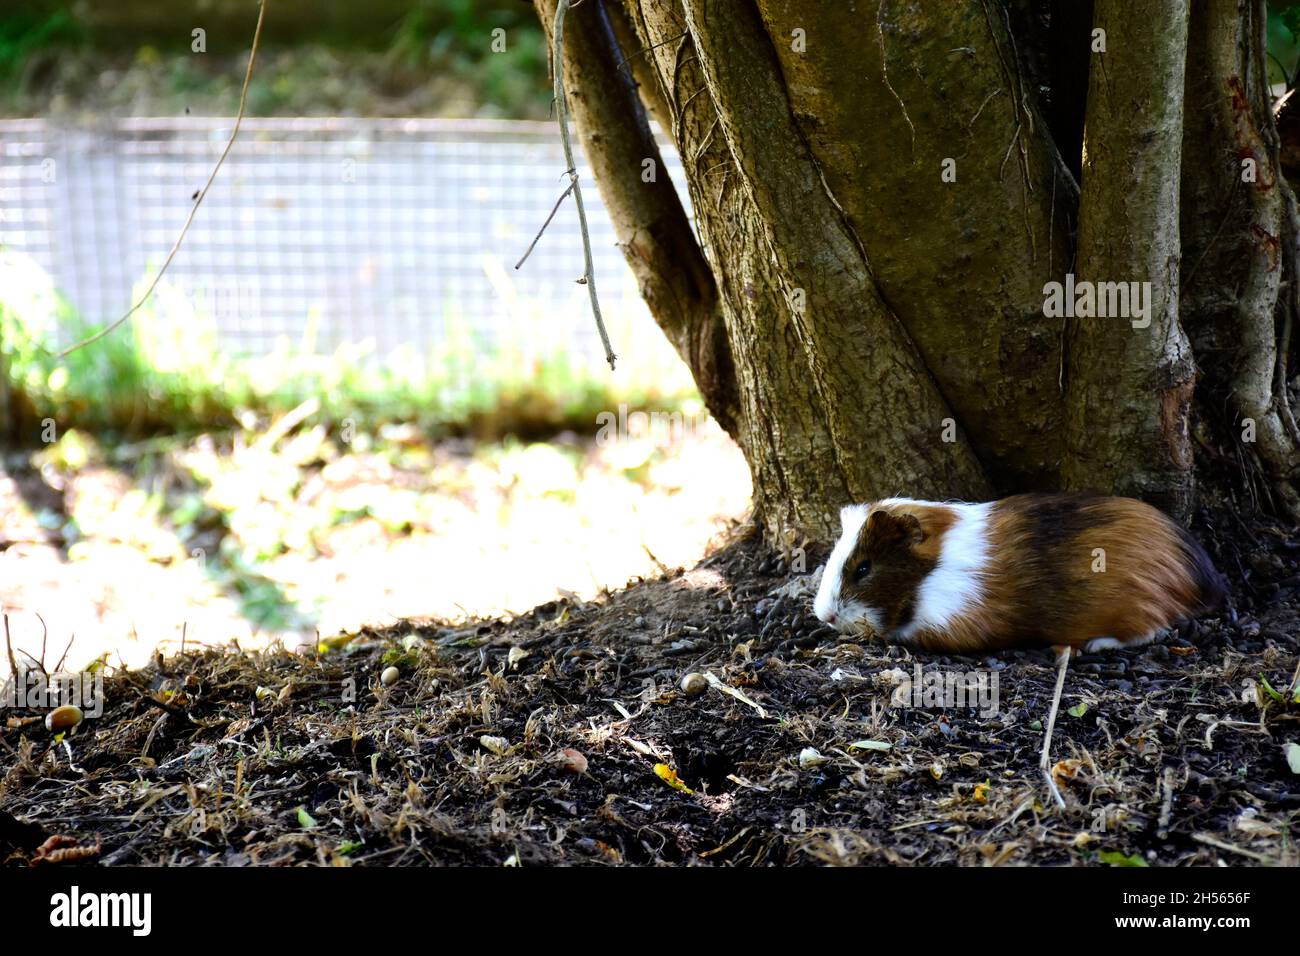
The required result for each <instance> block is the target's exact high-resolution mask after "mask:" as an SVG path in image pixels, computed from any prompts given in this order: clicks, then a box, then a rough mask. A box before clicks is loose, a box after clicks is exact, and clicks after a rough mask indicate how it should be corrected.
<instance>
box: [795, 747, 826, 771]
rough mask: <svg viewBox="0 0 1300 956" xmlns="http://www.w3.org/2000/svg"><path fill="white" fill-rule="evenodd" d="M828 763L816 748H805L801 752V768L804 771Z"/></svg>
mask: <svg viewBox="0 0 1300 956" xmlns="http://www.w3.org/2000/svg"><path fill="white" fill-rule="evenodd" d="M825 762H826V758H825V757H823V756H822V755H821V751H819V750H818V749H817V748H816V747H804V748H803V750H801V751H799V767H800V768H801V769H803V770H811V769H812V768H813V767H815V766H817V765H818V764H822V763H825Z"/></svg>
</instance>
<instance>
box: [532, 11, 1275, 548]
mask: <svg viewBox="0 0 1300 956" xmlns="http://www.w3.org/2000/svg"><path fill="white" fill-rule="evenodd" d="M535 3H536V6H537V9H538V13H539V16H540V18H541V20H542V22H543V24H544V25H545V26H546V27H547V28H548V29H550V27H551V24H552V22H553V19H554V15H555V6H556V0H535ZM1189 4H1190V6H1191V12H1190V15H1189V11H1188V7H1189ZM1055 6H1057V5H1053V4H1051V3H1049V2H1047V0H968V2H961V3H954V4H904V3H902V2H898V0H878V2H876V3H870V4H867V3H847V2H844V3H828V4H816V5H809V4H805V3H799V2H797V0H731V2H726V3H722V2H716V0H715V2H707V0H585V2H583V3H582V4H581V5H579V6H578V7H577V8H576V9H573V10H572V11H571V12H570V13H569V14H568V15H567V18H566V22H565V41H566V42H565V49H564V57H565V77H566V89H567V90H568V101H569V106H570V109H571V111H572V114H573V116H574V119H575V121H576V124H577V127H578V130H579V132H580V135H581V138H582V142H583V145H584V147H585V149H586V153H587V156H588V158H589V160H590V162H591V163H592V166H593V170H594V172H595V175H596V178H597V181H598V182H599V185H600V188H601V191H602V194H603V195H604V197H605V200H606V204H607V205H608V207H609V209H610V212H611V215H612V217H613V220H614V224H615V227H616V229H617V231H618V234H619V238H620V242H621V244H622V246H623V248H624V251H625V253H626V255H627V257H628V261H629V263H630V264H631V266H632V268H633V270H634V272H635V274H636V275H637V278H638V281H639V282H640V285H641V289H642V292H643V294H644V295H645V297H646V299H647V301H648V302H649V304H650V308H651V311H652V313H653V315H654V316H655V319H656V321H657V322H658V323H659V324H660V326H661V327H662V328H663V329H664V331H665V333H666V334H667V335H668V338H669V339H670V341H672V342H673V344H674V345H675V346H676V348H677V349H678V352H679V353H680V354H681V355H682V357H683V359H684V360H685V361H686V362H687V363H688V365H689V366H690V368H691V370H692V372H693V373H694V375H695V378H696V382H697V384H698V385H699V387H700V390H701V392H702V394H703V395H704V398H705V400H706V402H707V403H708V405H709V408H710V409H711V410H712V411H713V413H714V415H715V416H716V417H717V418H718V419H719V421H720V422H721V423H722V424H723V426H724V427H725V428H726V429H727V430H728V431H729V432H730V433H731V434H732V435H733V436H734V437H735V438H736V440H737V441H738V442H739V444H740V446H741V448H742V449H743V451H744V453H745V455H746V457H747V459H748V461H749V463H750V466H751V469H752V471H753V478H754V490H755V508H756V511H757V513H758V515H759V516H760V517H761V518H762V520H763V521H764V523H765V526H766V528H767V529H768V531H769V532H771V533H773V534H779V533H781V532H786V531H789V530H791V529H793V530H795V531H798V532H807V533H810V534H812V535H814V536H816V537H820V538H826V537H829V536H831V535H833V534H834V533H835V531H836V519H835V512H836V510H837V509H838V506H839V505H841V504H844V503H846V502H849V501H863V500H869V499H872V498H877V497H882V496H885V495H900V494H901V495H908V496H913V497H937V498H968V499H970V498H985V497H990V496H994V495H1000V494H1006V493H1011V492H1016V491H1024V490H1033V489H1039V490H1045V489H1052V488H1058V487H1082V488H1091V489H1094V490H1098V491H1107V492H1112V491H1117V492H1121V493H1129V494H1136V495H1140V496H1142V497H1145V498H1147V499H1149V500H1152V501H1154V502H1156V503H1158V504H1160V505H1162V506H1163V507H1165V508H1167V509H1168V510H1170V511H1172V512H1173V513H1175V514H1178V515H1180V516H1182V515H1185V514H1186V512H1187V510H1188V508H1189V507H1190V504H1191V501H1192V489H1193V485H1192V481H1191V479H1192V475H1193V471H1192V467H1193V464H1194V461H1193V455H1192V443H1191V438H1190V435H1191V434H1193V431H1192V430H1191V429H1190V428H1189V422H1190V421H1191V420H1192V415H1193V412H1194V409H1195V407H1196V406H1194V405H1193V399H1194V397H1204V396H1213V395H1216V394H1217V395H1224V396H1233V398H1232V401H1233V403H1234V405H1235V408H1236V409H1237V411H1238V413H1239V414H1240V415H1242V416H1245V415H1246V414H1247V411H1249V412H1251V413H1252V414H1253V415H1254V416H1255V420H1256V423H1257V429H1256V432H1255V433H1254V434H1257V435H1258V436H1259V438H1258V441H1257V442H1256V443H1255V444H1253V445H1248V446H1244V447H1243V445H1242V436H1241V435H1239V434H1237V431H1236V428H1237V425H1238V424H1240V423H1239V422H1237V421H1236V420H1235V419H1231V416H1229V417H1228V418H1225V417H1224V416H1217V417H1216V416H1215V415H1212V414H1207V415H1205V416H1204V421H1203V423H1202V424H1203V425H1204V428H1203V429H1201V430H1198V431H1196V432H1195V434H1197V435H1198V437H1199V436H1201V432H1202V431H1204V430H1205V429H1210V430H1211V432H1212V433H1210V434H1208V437H1207V438H1205V441H1208V442H1210V443H1211V444H1215V446H1216V447H1218V448H1220V449H1227V451H1226V452H1225V454H1231V453H1233V452H1236V453H1237V455H1236V457H1242V458H1246V457H1249V458H1251V459H1252V460H1255V461H1256V462H1257V463H1258V464H1259V466H1260V468H1261V469H1263V470H1266V471H1267V473H1268V476H1269V482H1270V486H1271V487H1273V488H1275V489H1277V490H1279V491H1280V492H1281V494H1280V496H1279V500H1280V501H1282V502H1283V503H1285V502H1286V501H1288V500H1292V499H1289V498H1288V497H1287V496H1288V494H1291V492H1290V490H1289V489H1290V485H1291V482H1292V481H1293V480H1294V478H1295V472H1296V466H1297V460H1296V457H1295V456H1296V450H1297V447H1298V445H1297V442H1296V440H1295V437H1296V436H1295V435H1294V433H1293V432H1294V429H1293V428H1292V429H1290V430H1289V429H1288V424H1287V423H1288V422H1289V421H1292V422H1293V419H1292V417H1291V412H1292V410H1291V407H1290V404H1289V402H1288V397H1287V394H1286V391H1285V385H1284V382H1285V377H1284V376H1285V367H1286V361H1285V359H1286V355H1285V353H1286V351H1287V348H1288V345H1287V342H1288V341H1289V340H1288V339H1287V338H1286V328H1287V327H1288V326H1287V323H1288V322H1289V321H1290V318H1289V317H1290V315H1291V314H1292V311H1293V309H1294V301H1293V297H1292V295H1291V292H1292V290H1293V286H1291V285H1289V284H1285V283H1283V282H1279V273H1284V274H1285V275H1286V276H1290V275H1291V274H1292V272H1293V270H1294V258H1295V257H1294V253H1293V249H1294V233H1293V232H1288V230H1289V229H1291V227H1290V226H1289V225H1288V223H1289V222H1293V221H1294V217H1293V216H1289V215H1288V211H1289V210H1293V208H1294V206H1293V205H1291V206H1288V204H1287V199H1286V197H1288V196H1289V190H1287V188H1286V187H1285V183H1284V182H1283V180H1282V179H1281V174H1280V171H1279V167H1278V156H1277V148H1276V143H1277V139H1276V135H1275V132H1274V131H1273V127H1272V114H1271V112H1270V111H1269V102H1268V98H1267V89H1266V88H1264V87H1263V86H1262V85H1261V84H1263V83H1264V82H1265V80H1264V79H1263V74H1262V73H1260V71H1259V70H1260V68H1259V63H1262V55H1263V47H1262V43H1263V33H1262V29H1263V28H1262V21H1261V20H1260V19H1259V17H1261V16H1262V9H1263V2H1262V0H1251V2H1250V3H1246V4H1245V5H1244V7H1239V5H1238V4H1237V3H1235V2H1232V0H1162V2H1161V3H1159V4H1158V5H1157V6H1158V9H1157V10H1156V11H1154V12H1153V11H1152V10H1151V9H1149V8H1148V6H1147V5H1132V4H1127V3H1125V2H1124V0H1097V3H1096V5H1095V12H1094V17H1093V18H1094V20H1095V22H1094V24H1093V26H1094V27H1096V28H1100V29H1103V30H1105V31H1106V44H1105V49H1106V51H1107V52H1105V53H1100V52H1091V44H1092V43H1093V33H1092V32H1091V31H1090V30H1089V29H1088V26H1087V25H1088V20H1087V9H1088V8H1089V7H1090V6H1091V5H1090V4H1081V5H1077V6H1078V8H1079V9H1076V8H1075V7H1073V6H1072V8H1071V10H1070V11H1068V12H1065V13H1058V12H1057V11H1056V10H1055V9H1054V8H1055ZM1080 10H1082V11H1083V13H1082V15H1081V14H1080ZM1189 23H1190V26H1189ZM1079 44H1085V45H1087V46H1086V48H1085V49H1084V50H1082V51H1080V50H1079ZM1189 61H1190V62H1191V63H1193V64H1196V65H1197V68H1196V69H1193V68H1192V67H1191V66H1189V67H1188V68H1187V71H1186V83H1184V64H1185V63H1186V62H1189ZM1203 62H1204V63H1209V64H1212V68H1213V70H1214V71H1215V77H1216V78H1215V80H1214V81H1213V83H1211V84H1209V85H1208V86H1207V85H1206V83H1205V80H1204V71H1202V70H1201V69H1200V65H1201V64H1202V63H1203ZM1234 83H1235V84H1236V86H1234ZM1237 86H1240V87H1241V90H1242V93H1241V96H1240V97H1235V98H1234V97H1232V96H1230V93H1232V91H1233V90H1235V89H1236V88H1237ZM1085 90H1086V91H1087V95H1086V127H1087V134H1086V142H1085V133H1084V127H1085V122H1084V120H1085V107H1084V101H1085V97H1084V91H1085ZM1184 99H1186V101H1187V104H1188V106H1187V110H1186V114H1187V120H1186V121H1184V112H1185V111H1184V106H1183V104H1184ZM1238 101H1240V102H1241V103H1242V104H1244V106H1239V105H1238ZM1193 104H1194V105H1195V107H1196V109H1193ZM648 116H653V117H654V118H655V119H657V120H658V122H659V124H660V125H661V126H662V127H663V128H664V131H665V133H666V134H667V135H668V136H669V137H670V138H671V140H672V142H673V144H674V145H675V147H676V149H677V151H678V153H679V154H680V155H681V157H682V162H683V166H684V169H685V173H686V180H687V184H688V188H689V190H690V195H691V203H692V206H693V209H694V223H693V224H692V223H691V221H690V220H689V219H688V217H687V215H686V213H685V211H684V210H683V207H682V204H681V202H680V201H679V200H678V198H677V197H676V195H675V194H674V193H673V189H672V186H671V184H670V183H669V182H668V179H667V177H666V176H663V175H659V176H656V177H651V178H650V181H647V177H645V176H643V170H644V169H645V168H646V160H650V161H651V162H652V163H653V168H654V169H657V170H658V169H661V168H662V164H661V163H660V157H659V153H658V148H657V146H656V145H655V143H654V140H653V138H652V136H651V135H650V131H649V127H648ZM1207 117H1212V118H1210V119H1207ZM1252 135H1253V139H1251V136H1252ZM1270 137H1271V138H1270ZM1247 140H1249V142H1250V146H1251V149H1252V155H1254V156H1255V158H1256V160H1257V166H1258V170H1259V176H1260V179H1259V181H1258V182H1256V183H1255V184H1253V185H1251V186H1250V188H1249V189H1247V188H1246V187H1245V186H1244V185H1243V186H1242V187H1241V188H1239V189H1236V190H1235V192H1233V193H1232V195H1235V196H1236V198H1235V199H1234V200H1233V202H1234V203H1235V205H1231V206H1230V207H1229V208H1227V209H1226V210H1225V208H1224V204H1225V189H1224V182H1225V181H1227V179H1228V178H1229V177H1232V176H1237V175H1239V169H1240V163H1239V159H1238V157H1239V154H1240V153H1241V150H1242V149H1243V148H1244V147H1243V145H1242V143H1243V142H1245V141H1247ZM1081 144H1083V145H1081ZM1062 151H1064V154H1063V152H1062ZM1212 157H1217V159H1213V160H1212ZM1080 172H1081V174H1082V179H1083V188H1082V194H1081V193H1080V189H1079V183H1078V175H1079V173H1080ZM1265 183H1267V184H1268V185H1265ZM1225 215H1226V216H1227V218H1226V219H1225ZM1180 219H1181V227H1182V232H1181V234H1180ZM1211 222H1214V223H1216V224H1218V223H1225V222H1226V223H1227V224H1228V227H1229V228H1228V230H1227V233H1226V237H1225V236H1224V235H1223V234H1219V235H1217V236H1216V235H1215V234H1214V233H1213V232H1211V231H1208V230H1207V225H1208V224H1209V223H1211ZM1076 223H1077V224H1078V237H1077V243H1076V235H1075V225H1076ZM692 226H693V228H692ZM1284 233H1285V235H1284ZM1264 236H1266V237H1271V242H1270V241H1269V240H1268V239H1265V238H1262V237H1264ZM697 237H698V238H697ZM1225 242H1226V246H1225V245H1223V244H1224V243H1225ZM1288 250H1290V251H1288ZM1270 252H1271V254H1272V256H1273V260H1272V261H1273V268H1272V269H1270V268H1269V262H1268V260H1267V258H1266V256H1267V254H1268V253H1270ZM1284 252H1285V254H1283V253H1284ZM1076 258H1077V260H1078V261H1077V262H1076ZM1180 260H1181V261H1182V263H1183V267H1184V269H1185V270H1186V271H1185V272H1184V273H1183V274H1182V275H1180V269H1179V263H1180ZM1189 260H1190V261H1191V262H1192V265H1191V266H1190V267H1189V266H1188V262H1189ZM1200 260H1209V262H1210V264H1209V265H1207V266H1204V267H1200V268H1198V263H1199V262H1200ZM1201 268H1204V270H1205V271H1201ZM1075 273H1077V276H1074V277H1075V278H1077V279H1078V280H1079V281H1080V282H1083V281H1085V280H1086V281H1092V282H1120V281H1124V282H1128V281H1132V280H1138V281H1149V282H1150V283H1151V301H1150V312H1149V315H1148V316H1147V317H1146V319H1142V318H1141V317H1138V318H1139V319H1140V321H1141V322H1142V323H1145V322H1146V321H1147V320H1148V319H1149V324H1142V325H1141V327H1139V328H1134V327H1133V325H1132V321H1131V318H1132V317H1120V318H1118V319H1103V318H1100V317H1096V316H1076V317H1074V318H1067V317H1066V316H1064V315H1060V314H1056V313H1055V312H1054V311H1053V309H1052V308H1050V307H1049V305H1048V299H1049V295H1050V290H1051V289H1052V288H1053V286H1052V285H1051V284H1052V283H1061V284H1062V287H1064V284H1065V283H1066V281H1067V274H1070V275H1073V274H1075ZM1180 281H1181V283H1182V285H1183V286H1184V287H1185V288H1186V291H1185V292H1184V294H1183V297H1182V298H1183V307H1182V309H1181V310H1180V308H1179V301H1180V294H1179V289H1180ZM1234 290H1235V291H1234ZM1275 312H1276V313H1277V321H1276V322H1275V321H1274V313H1275ZM1230 322H1231V323H1233V324H1234V328H1232V329H1227V330H1225V329H1224V328H1223V326H1225V325H1226V324H1228V323H1230ZM1247 327H1249V329H1250V334H1252V335H1253V338H1248V339H1247V338H1243V336H1245V335H1247V332H1246V329H1247ZM1225 343H1232V347H1233V350H1234V352H1235V357H1229V356H1225V355H1224V354H1223V349H1224V346H1225ZM1279 343H1281V345H1279ZM1202 348H1204V349H1206V350H1208V352H1207V354H1206V355H1205V356H1203V355H1202V352H1201V350H1202ZM1265 366H1267V368H1266V369H1265ZM1198 367H1199V369H1200V370H1201V373H1202V377H1203V380H1202V381H1201V382H1200V386H1199V387H1198V388H1197V390H1196V391H1195V392H1194V391H1193V387H1194V386H1196V385H1197V380H1196V377H1195V370H1196V369H1197V368H1198ZM1261 375H1262V377H1261ZM1203 404H1204V403H1202V405H1203Z"/></svg>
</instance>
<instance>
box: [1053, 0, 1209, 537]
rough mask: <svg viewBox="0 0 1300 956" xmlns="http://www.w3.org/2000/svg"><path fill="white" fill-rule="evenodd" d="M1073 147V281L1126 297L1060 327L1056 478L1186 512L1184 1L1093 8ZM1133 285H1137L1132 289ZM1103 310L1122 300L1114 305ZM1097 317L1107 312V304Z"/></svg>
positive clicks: (1121, 0)
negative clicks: (1138, 298) (1061, 467)
mask: <svg viewBox="0 0 1300 956" xmlns="http://www.w3.org/2000/svg"><path fill="white" fill-rule="evenodd" d="M1094 9H1095V13H1094V19H1093V23H1094V28H1095V29H1096V30H1101V31H1104V34H1094V36H1096V37H1097V38H1098V42H1104V43H1105V50H1104V51H1095V52H1094V62H1093V66H1092V70H1091V73H1090V77H1091V78H1090V81H1089V87H1088V109H1087V119H1086V125H1085V130H1084V142H1083V157H1084V158H1083V182H1082V191H1081V195H1080V200H1079V237H1078V247H1079V253H1078V282H1079V283H1080V284H1082V283H1092V284H1093V285H1092V288H1093V289H1094V290H1096V292H1097V295H1096V299H1095V303H1096V311H1098V312H1100V311H1103V309H1104V308H1105V306H1106V300H1107V299H1109V296H1103V295H1102V294H1101V290H1102V288H1104V287H1103V286H1102V284H1103V283H1106V284H1113V283H1119V284H1120V289H1121V290H1122V289H1123V288H1124V287H1128V288H1129V294H1130V296H1132V294H1133V292H1135V291H1137V292H1139V295H1141V294H1142V293H1141V292H1140V290H1141V289H1143V288H1149V289H1150V298H1149V299H1148V300H1147V310H1148V311H1149V314H1147V315H1143V316H1139V315H1138V312H1139V311H1140V310H1139V309H1137V308H1135V307H1134V302H1133V300H1132V298H1130V302H1129V306H1130V307H1129V309H1127V310H1123V314H1119V315H1114V314H1111V315H1094V316H1087V317H1084V316H1081V317H1078V318H1076V319H1075V320H1074V321H1073V322H1072V323H1071V324H1070V331H1069V335H1068V341H1069V362H1068V366H1067V377H1068V387H1067V395H1066V406H1067V438H1068V449H1067V456H1066V468H1065V474H1064V478H1065V483H1066V485H1067V486H1069V487H1074V488H1082V489H1086V490H1091V491H1100V492H1105V493H1108V494H1110V493H1113V494H1123V495H1130V496H1132V497H1137V498H1146V499H1148V500H1151V501H1154V502H1156V503H1158V504H1160V505H1161V506H1162V507H1163V508H1164V509H1165V510H1166V511H1168V512H1170V513H1171V514H1175V515H1178V516H1184V515H1186V514H1187V513H1188V512H1189V510H1190V507H1191V500H1192V472H1191V468H1192V452H1191V444H1190V437H1189V431H1188V420H1189V414H1190V408H1191V399H1192V388H1193V386H1194V378H1195V368H1194V363H1193V360H1192V352H1191V347H1190V346H1189V345H1188V342H1187V337H1186V335H1185V334H1184V333H1183V330H1182V327H1181V326H1180V324H1179V319H1178V276H1179V255H1180V250H1181V246H1180V244H1179V231H1178V212H1179V206H1178V195H1179V194H1178V190H1179V163H1180V159H1181V155H1182V130H1183V125H1182V123H1183V74H1184V67H1185V63H1186V53H1187V17H1188V0H1159V2H1155V3H1152V4H1134V3H1131V2H1129V0H1097V3H1096V5H1095V8H1094ZM1138 283H1141V284H1142V285H1138ZM1109 305H1110V306H1115V305H1121V306H1122V299H1120V298H1114V299H1110V301H1109ZM1106 311H1111V312H1112V313H1113V311H1115V310H1114V309H1113V308H1110V309H1106Z"/></svg>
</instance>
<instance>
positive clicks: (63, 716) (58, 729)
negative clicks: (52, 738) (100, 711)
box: [45, 704, 83, 734]
mask: <svg viewBox="0 0 1300 956" xmlns="http://www.w3.org/2000/svg"><path fill="white" fill-rule="evenodd" d="M82 716H83V715H82V713H81V708H80V707H77V706H75V705H74V704H64V705H63V706H62V707H56V708H54V709H53V710H52V711H50V712H49V713H48V714H46V715H45V729H46V730H48V731H50V733H54V734H57V733H62V732H63V731H65V730H71V729H72V728H73V727H75V726H77V724H79V723H81V720H82Z"/></svg>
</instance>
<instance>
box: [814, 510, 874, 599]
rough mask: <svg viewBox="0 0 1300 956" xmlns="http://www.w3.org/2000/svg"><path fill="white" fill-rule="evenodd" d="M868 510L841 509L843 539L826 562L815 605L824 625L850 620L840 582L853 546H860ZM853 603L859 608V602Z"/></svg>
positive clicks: (841, 538) (836, 543)
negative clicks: (836, 620) (841, 594)
mask: <svg viewBox="0 0 1300 956" xmlns="http://www.w3.org/2000/svg"><path fill="white" fill-rule="evenodd" d="M869 508H870V506H869V505H845V506H844V507H843V508H841V509H840V526H841V531H840V537H839V540H838V541H836V542H835V547H834V549H832V550H831V556H830V557H829V558H827V559H826V567H825V568H824V569H822V580H821V584H820V585H818V587H817V598H816V599H815V600H814V601H813V613H814V614H816V615H817V617H818V618H819V619H821V620H823V621H827V622H829V621H830V619H831V618H832V617H836V618H840V619H847V618H848V617H849V608H848V607H846V606H845V604H844V602H843V600H842V599H841V597H840V581H841V580H843V577H844V562H845V561H847V560H848V559H849V555H850V554H851V553H852V551H853V546H854V545H855V544H856V543H857V540H858V532H860V531H861V530H862V526H863V524H865V523H866V520H867V512H868V510H869ZM851 603H853V604H854V605H857V602H851ZM863 610H866V609H865V608H863Z"/></svg>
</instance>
